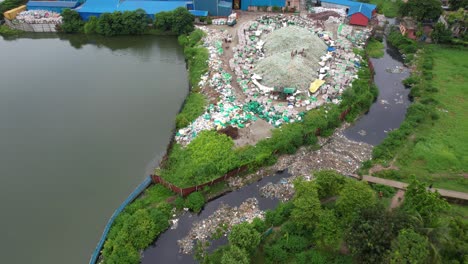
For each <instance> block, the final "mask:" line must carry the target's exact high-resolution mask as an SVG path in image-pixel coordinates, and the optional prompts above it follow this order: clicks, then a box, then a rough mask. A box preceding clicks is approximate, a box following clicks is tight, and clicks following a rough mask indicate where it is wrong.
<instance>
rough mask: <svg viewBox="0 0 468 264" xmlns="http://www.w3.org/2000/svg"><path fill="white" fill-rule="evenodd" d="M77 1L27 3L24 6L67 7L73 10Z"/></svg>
mask: <svg viewBox="0 0 468 264" xmlns="http://www.w3.org/2000/svg"><path fill="white" fill-rule="evenodd" d="M77 5H78V1H73V2H72V1H29V2H28V3H27V4H26V6H27V7H28V8H29V7H68V8H74V7H76V6H77Z"/></svg>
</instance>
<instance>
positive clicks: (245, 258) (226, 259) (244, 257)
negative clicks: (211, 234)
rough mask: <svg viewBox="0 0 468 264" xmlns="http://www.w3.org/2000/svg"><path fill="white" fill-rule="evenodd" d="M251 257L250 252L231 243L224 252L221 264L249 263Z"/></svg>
mask: <svg viewBox="0 0 468 264" xmlns="http://www.w3.org/2000/svg"><path fill="white" fill-rule="evenodd" d="M249 263H250V259H249V255H248V253H247V252H246V251H245V250H243V249H241V248H239V247H237V246H234V245H231V246H230V247H229V248H228V249H227V250H225V251H224V252H223V256H222V257H221V264H249Z"/></svg>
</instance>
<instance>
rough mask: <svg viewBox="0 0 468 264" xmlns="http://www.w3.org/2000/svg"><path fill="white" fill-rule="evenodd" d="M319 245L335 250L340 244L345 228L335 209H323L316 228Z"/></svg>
mask: <svg viewBox="0 0 468 264" xmlns="http://www.w3.org/2000/svg"><path fill="white" fill-rule="evenodd" d="M313 235H314V239H315V241H316V244H317V247H318V248H320V249H323V250H334V249H337V248H338V247H339V246H340V242H341V238H342V236H343V230H342V228H341V225H340V222H339V220H338V219H337V217H336V215H335V213H334V211H333V210H323V211H322V213H321V214H320V216H319V219H318V222H317V225H316V227H315V230H314V233H313Z"/></svg>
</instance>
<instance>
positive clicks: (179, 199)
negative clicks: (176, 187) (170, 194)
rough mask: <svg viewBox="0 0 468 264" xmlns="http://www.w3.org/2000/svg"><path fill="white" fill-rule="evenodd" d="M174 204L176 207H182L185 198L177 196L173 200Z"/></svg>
mask: <svg viewBox="0 0 468 264" xmlns="http://www.w3.org/2000/svg"><path fill="white" fill-rule="evenodd" d="M174 205H175V207H176V208H177V209H182V208H184V206H185V200H184V198H182V197H181V196H177V198H176V199H175V200H174Z"/></svg>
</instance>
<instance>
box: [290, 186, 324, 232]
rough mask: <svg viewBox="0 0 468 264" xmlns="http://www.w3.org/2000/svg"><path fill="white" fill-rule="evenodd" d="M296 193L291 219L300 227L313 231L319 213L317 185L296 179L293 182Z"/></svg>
mask: <svg viewBox="0 0 468 264" xmlns="http://www.w3.org/2000/svg"><path fill="white" fill-rule="evenodd" d="M294 189H295V191H296V193H295V195H294V198H293V204H294V208H293V210H292V212H291V218H292V219H293V220H294V221H295V222H296V223H297V224H298V225H301V226H304V227H306V228H308V229H313V228H314V226H315V224H316V223H317V221H318V219H319V215H320V213H321V210H322V208H321V205H320V200H319V198H318V194H317V185H316V184H315V182H313V181H304V180H301V179H298V180H296V181H295V182H294Z"/></svg>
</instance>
